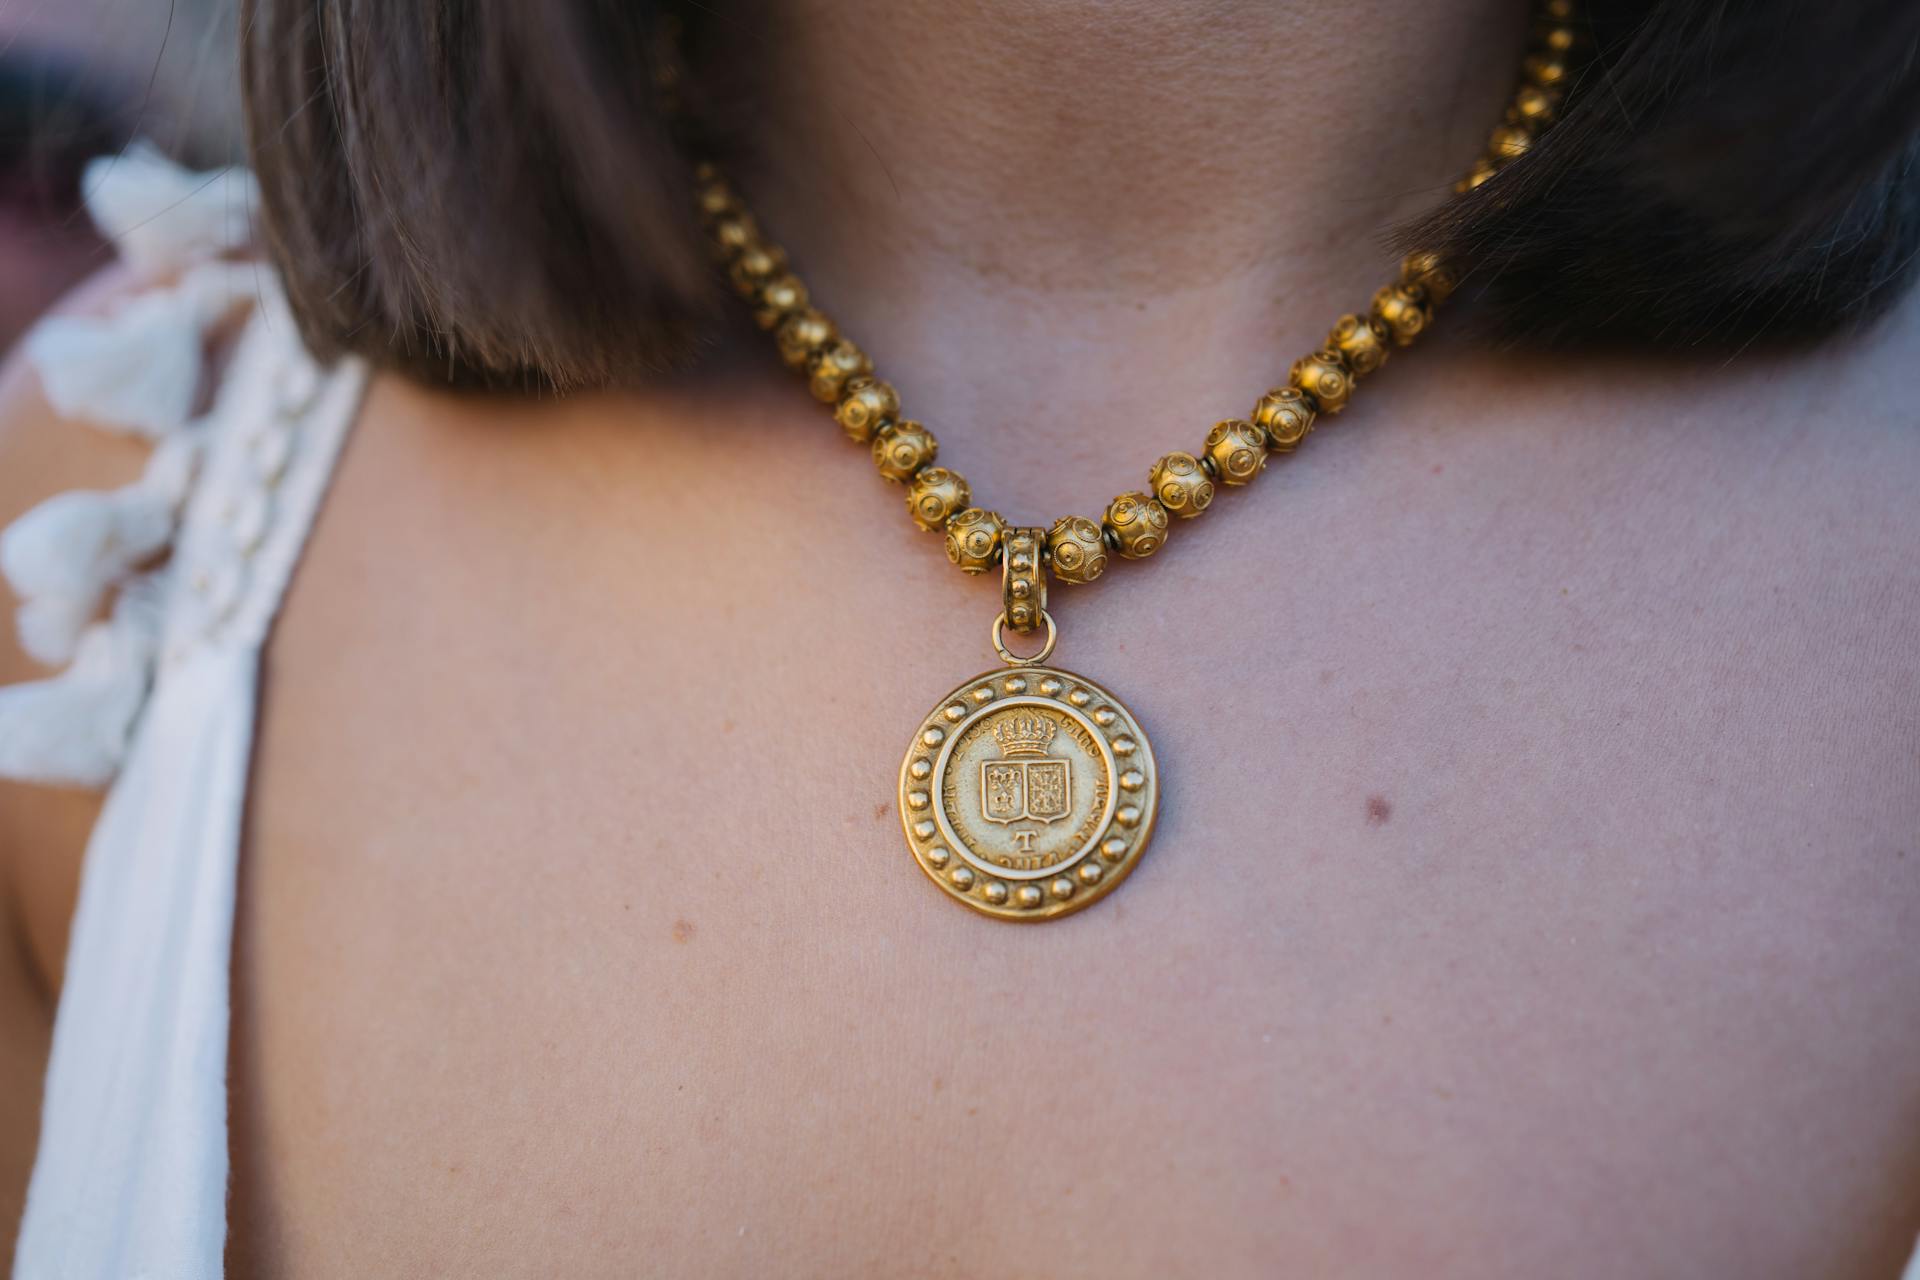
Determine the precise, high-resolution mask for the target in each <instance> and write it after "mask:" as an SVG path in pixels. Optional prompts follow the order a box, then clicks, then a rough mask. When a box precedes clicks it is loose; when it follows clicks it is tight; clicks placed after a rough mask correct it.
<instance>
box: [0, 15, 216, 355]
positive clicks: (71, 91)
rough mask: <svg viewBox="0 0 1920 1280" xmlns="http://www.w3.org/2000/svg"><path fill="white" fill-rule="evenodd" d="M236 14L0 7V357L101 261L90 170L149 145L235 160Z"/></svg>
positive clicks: (201, 163) (198, 158)
mask: <svg viewBox="0 0 1920 1280" xmlns="http://www.w3.org/2000/svg"><path fill="white" fill-rule="evenodd" d="M237 7H238V0H0V352H4V351H5V350H6V349H7V348H9V347H11V346H12V344H13V342H14V340H15V339H16V338H18V337H19V335H20V334H21V332H22V331H23V330H24V329H25V328H26V327H27V325H28V324H30V323H31V322H32V320H33V318H34V317H35V316H37V315H39V314H40V313H41V312H43V311H45V310H46V308H47V307H48V306H50V305H51V304H52V303H53V301H54V300H55V299H56V298H58V297H59V296H60V295H61V294H62V293H64V292H65V291H66V290H67V289H69V288H71V287H72V286H73V285H74V284H75V283H77V282H78V281H79V280H81V279H82V278H84V277H85V276H87V275H88V274H90V273H91V272H93V271H94V270H96V269H98V268H99V267H100V266H101V265H102V264H103V263H105V261H106V260H107V257H108V254H107V250H106V247H105V246H104V245H102V244H101V243H100V241H99V239H98V238H97V237H96V236H95V235H94V234H93V229H92V227H91V226H90V225H89V224H88V222H87V218H86V214H85V213H84V211H83V210H82V209H81V195H82V191H81V185H82V172H83V170H84V168H85V165H86V162H87V161H88V160H89V159H91V158H93V157H94V156H98V155H102V154H105V153H108V152H114V151H118V150H120V148H122V147H123V146H125V145H126V143H127V142H129V141H130V140H132V139H133V138H136V137H139V138H147V139H149V140H151V141H152V142H154V143H155V144H156V145H157V146H159V147H160V148H161V149H162V150H164V151H166V152H167V153H169V154H170V155H172V156H173V157H175V158H176V159H178V160H180V161H182V162H183V163H186V164H189V165H192V166H194V167H196V168H203V167H208V166H212V165H217V164H222V163H228V162H233V161H238V160H239V159H240V156H241V136H240V128H239V82H238V77H237V75H236V73H235V64H236V56H237V55H236V45H237V41H238V36H237V34H236V29H235V10H236V9H237Z"/></svg>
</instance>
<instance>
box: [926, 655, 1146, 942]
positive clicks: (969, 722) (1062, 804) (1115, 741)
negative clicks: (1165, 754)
mask: <svg viewBox="0 0 1920 1280" xmlns="http://www.w3.org/2000/svg"><path fill="white" fill-rule="evenodd" d="M1158 805H1159V777H1158V775H1157V773H1156V771H1155V769H1154V763H1153V748H1152V747H1150V746H1149V745H1148V744H1147V735H1146V734H1145V733H1143V732H1141V729H1140V725H1139V722H1138V721H1136V720H1135V719H1134V718H1133V715H1132V713H1131V712H1129V711H1128V710H1127V709H1126V707H1125V706H1123V705H1122V704H1121V702H1120V700H1119V699H1118V698H1115V697H1114V696H1113V695H1112V694H1110V693H1108V692H1107V691H1106V690H1105V689H1102V688H1101V687H1100V686H1099V685H1097V684H1095V683H1093V681H1091V680H1088V679H1086V678H1085V677H1083V676H1078V675H1075V674H1074V673H1073V672H1071V671H1061V670H1058V669H1056V668H1053V667H1042V666H1022V667H1013V668H1009V669H1003V670H1000V671H989V672H986V673H984V674H982V675H977V676H975V677H974V678H973V679H971V680H969V681H967V682H966V683H965V684H963V685H961V686H960V687H959V688H957V689H955V690H954V691H953V692H952V693H950V694H948V695H947V696H946V697H944V698H942V699H941V700H940V702H939V703H938V704H937V705H936V706H935V707H934V708H933V710H932V711H931V712H930V713H929V714H928V715H927V717H926V719H925V720H924V721H923V722H922V723H921V725H920V727H919V729H918V730H916V731H915V734H914V738H913V743H912V745H910V746H909V747H908V748H907V757H906V759H905V760H904V761H902V762H901V765H900V818H901V822H902V824H903V825H904V827H905V828H906V833H907V847H908V848H909V849H910V850H911V851H912V853H913V857H914V860H915V861H916V862H918V863H919V864H920V869H921V870H922V871H924V872H926V873H927V876H928V877H929V878H930V879H931V880H932V881H933V882H934V883H935V884H937V885H939V886H940V887H941V888H942V889H944V890H946V891H947V893H948V894H949V895H950V896H952V897H955V898H958V899H959V900H960V901H962V902H964V903H966V904H967V905H968V906H970V907H972V908H973V909H974V910H975V911H980V912H984V913H985V914H987V915H990V916H997V917H999V918H1000V919H1002V920H1052V919H1055V918H1057V917H1059V916H1064V915H1067V914H1069V913H1071V912H1074V911H1078V910H1079V909H1080V908H1082V907H1085V906H1090V905H1092V904H1093V903H1095V902H1097V901H1099V900H1100V899H1101V898H1103V897H1105V896H1106V895H1107V894H1108V893H1109V892H1111V891H1112V889H1113V887H1114V886H1115V885H1117V884H1119V883H1120V881H1122V880H1124V879H1126V877H1127V873H1128V872H1130V871H1132V870H1133V868H1134V864H1135V863H1137V862H1139V860H1140V854H1141V852H1142V851H1143V850H1145V848H1146V847H1147V840H1148V838H1149V837H1150V836H1151V835H1152V834H1153V820H1154V814H1155V811H1156V809H1157V808H1158Z"/></svg>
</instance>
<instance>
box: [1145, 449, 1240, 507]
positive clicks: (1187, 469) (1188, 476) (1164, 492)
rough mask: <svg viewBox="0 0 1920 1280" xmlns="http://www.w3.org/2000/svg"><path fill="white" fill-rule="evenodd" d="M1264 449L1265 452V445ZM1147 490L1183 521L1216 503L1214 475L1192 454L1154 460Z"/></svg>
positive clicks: (1176, 454) (1177, 454)
mask: <svg viewBox="0 0 1920 1280" xmlns="http://www.w3.org/2000/svg"><path fill="white" fill-rule="evenodd" d="M1207 438H1208V439H1209V440H1211V439H1212V438H1213V437H1211V436H1209V437H1207ZM1261 451H1262V452H1265V449H1264V447H1263V448H1262V450H1261ZM1147 489H1148V490H1149V491H1150V492H1151V493H1152V494H1153V496H1154V497H1156V498H1158V499H1160V505H1161V506H1163V507H1165V508H1166V509H1167V510H1169V511H1171V512H1172V513H1173V514H1174V515H1176V516H1179V517H1180V518H1181V519H1183V520H1191V519H1193V518H1194V517H1195V516H1197V515H1199V514H1200V513H1201V512H1202V511H1205V510H1206V509H1207V508H1208V507H1209V506H1210V505H1212V503H1213V477H1211V476H1209V475H1208V474H1207V472H1206V468H1204V467H1202V466H1201V465H1200V460H1199V459H1198V458H1196V457H1194V456H1193V455H1192V454H1190V453H1170V454H1168V455H1167V456H1166V457H1164V458H1162V459H1160V461H1158V462H1156V463H1154V464H1153V469H1152V470H1150V471H1148V472H1147Z"/></svg>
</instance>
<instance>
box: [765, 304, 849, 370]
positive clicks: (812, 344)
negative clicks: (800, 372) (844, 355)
mask: <svg viewBox="0 0 1920 1280" xmlns="http://www.w3.org/2000/svg"><path fill="white" fill-rule="evenodd" d="M836 336H837V335H836V332H835V330H834V327H833V321H831V320H829V319H827V317H826V316H824V315H822V314H821V313H820V312H818V311H815V310H814V309H813V308H811V307H808V308H807V309H806V310H804V311H796V312H794V313H793V314H792V315H790V316H788V317H787V318H786V319H785V320H782V321H781V322H780V328H779V330H778V331H777V332H776V333H775V334H774V341H775V342H776V343H777V344H778V345H779V347H780V359H781V360H782V361H784V362H785V363H786V366H787V368H789V369H804V368H806V367H807V366H808V365H809V364H811V363H813V358H814V356H816V355H818V354H819V352H820V348H822V347H824V346H826V345H827V344H828V343H829V342H832V341H833V340H834V338H835V337H836Z"/></svg>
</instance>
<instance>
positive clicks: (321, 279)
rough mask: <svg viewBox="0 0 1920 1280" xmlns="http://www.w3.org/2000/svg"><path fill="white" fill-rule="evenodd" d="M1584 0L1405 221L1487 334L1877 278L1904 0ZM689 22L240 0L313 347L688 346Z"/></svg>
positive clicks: (1770, 317)
mask: <svg viewBox="0 0 1920 1280" xmlns="http://www.w3.org/2000/svg"><path fill="white" fill-rule="evenodd" d="M1583 10H1584V12H1585V13H1586V15H1587V20H1588V21H1590V22H1591V24H1592V34H1593V39H1594V45H1595V48H1596V51H1597V56H1596V57H1595V58H1594V59H1593V60H1592V61H1591V62H1589V63H1588V64H1587V66H1586V69H1585V70H1584V71H1583V72H1582V74H1581V79H1580V82H1579V83H1578V84H1576V86H1575V91H1574V93H1573V94H1572V96H1571V99H1570V102H1569V105H1568V108H1567V112H1566V117H1565V119H1564V121H1563V122H1562V124H1561V125H1560V126H1559V127H1558V128H1557V129H1555V130H1554V131H1552V132H1551V133H1550V134H1548V135H1547V136H1546V137H1545V138H1544V139H1543V141H1542V142H1541V144H1540V145H1538V146H1537V147H1536V148H1535V149H1534V150H1533V151H1532V152H1530V153H1529V155H1528V157H1527V159H1526V162H1525V163H1524V164H1517V165H1514V166H1512V167H1510V168H1508V169H1506V170H1504V171H1502V172H1501V173H1500V174H1499V175H1498V176H1497V177H1495V178H1494V179H1493V180H1492V181H1490V182H1487V183H1485V184H1484V185H1482V186H1481V187H1479V188H1478V189H1476V190H1474V191H1473V192H1471V193H1469V194H1467V195H1465V196H1461V197H1458V198H1456V199H1454V200H1453V201H1451V202H1449V203H1448V204H1447V205H1446V206H1444V207H1443V208H1441V209H1440V210H1439V211H1438V212H1436V213H1435V214H1434V215H1433V216H1432V217H1430V218H1429V219H1427V220H1426V221H1425V222H1424V223H1422V224H1421V225H1420V226H1418V227H1415V228H1411V229H1409V230H1408V232H1407V239H1408V241H1409V242H1410V243H1413V242H1418V243H1420V244H1421V245H1423V246H1437V247H1439V248H1441V249H1442V250H1443V251H1445V252H1447V253H1448V254H1449V255H1450V256H1452V257H1454V258H1456V259H1457V260H1458V261H1460V262H1461V263H1463V264H1465V265H1466V267H1467V269H1468V284H1469V289H1468V292H1469V293H1470V294H1472V295H1473V296H1474V299H1475V302H1476V305H1475V306H1474V307H1473V308H1471V314H1472V315H1474V316H1475V317H1476V319H1477V321H1478V323H1479V325H1480V327H1481V330H1482V332H1484V333H1491V334H1494V335H1497V336H1500V337H1503V338H1509V339H1522V340H1527V341H1532V342H1539V343H1549V344H1566V343H1574V342H1588V343H1591V342H1596V341H1605V342H1616V343H1636V344H1648V343H1651V344H1660V345H1663V346H1670V347H1689V346H1713V347H1718V348H1725V347H1729V346H1740V345H1744V344H1748V343H1752V342H1755V341H1764V340H1782V339H1804V338H1812V337H1819V336H1823V335H1826V334H1830V333H1833V332H1835V331H1837V330H1839V329H1841V328H1843V327H1845V326H1847V325H1849V324H1853V323H1857V322H1861V321H1864V320H1866V319H1869V318H1871V317H1872V316H1874V315H1876V314H1878V313H1879V312H1880V311H1881V310H1883V309H1884V308H1885V307H1886V306H1887V305H1888V304H1889V303H1890V302H1891V301H1892V300H1893V299H1894V297H1895V296H1896V295H1897V294H1898V292H1899V291H1900V288H1901V287H1902V285H1903V284H1904V282H1905V281H1906V279H1907V277H1908V276H1909V275H1910V274H1911V272H1912V269H1913V264H1914V260H1915V257H1916V254H1920V4H1915V3H1914V2H1913V0H1828V2H1827V3H1824V4H1820V5H1807V4H1805V3H1803V2H1802V0H1750V2H1749V3H1745V4H1739V3H1733V2H1731V0H1587V2H1586V4H1585V5H1584V6H1583ZM710 21H711V19H710V18H709V17H708V15H707V11H706V10H705V9H704V8H703V7H699V6H696V5H694V4H693V3H692V2H691V0H686V3H685V4H684V5H681V4H674V3H643V2H641V0H552V2H551V3H544V4H540V5H533V4H528V3H526V2H525V0H462V2H461V3H457V4H456V3H450V2H447V0H418V2H415V3H404V4H399V3H393V2H392V0H244V4H243V24H242V25H243V31H244V32H245V37H244V43H245V47H244V87H245V93H246V106H247V116H248V127H249V140H250V150H251V153H252V160H253V164H254V167H255V169H256V170H257V172H258V174H259V176H260V181H261V185H262V192H263V196H264V215H265V216H264V222H265V227H266V234H267V238H268V243H269V248H270V251H271V252H272V253H273V255H274V256H275V258H276V259H277V260H278V262H279V265H280V267H281V269H282V271H283V273H284V275H285V278H286V282H287V288H288V291H289V293H290V295H291V297H292V300H293V303H294V306H295V309H296V311H297V312H298V314H299V315H300V317H301V322H302V324H303V325H304V326H305V328H306V333H307V337H308V339H309V340H310V341H311V342H312V343H313V345H314V346H315V347H316V349H318V350H321V351H323V352H337V351H354V352H358V353H361V354H364V355H367V356H369V357H371V358H373V359H374V360H376V361H378V362H381V363H384V364H387V365H392V366H398V367H402V368H405V369H407V370H409V371H411V372H413V373H415V374H416V375H418V376H422V377H425V378H429V379H432V380H436V381H451V382H455V383H481V384H492V385H559V386H581V385H604V384H612V383H621V382H631V381H634V380H636V379H639V378H642V377H644V376H646V375H647V374H648V373H650V372H653V371H657V370H659V369H661V368H663V367H665V366H667V365H670V364H671V363H673V362H675V361H676V360H678V359H680V358H683V357H684V356H685V355H687V354H688V352H689V351H690V350H692V349H693V347H694V346H695V344H696V343H697V341H698V338H699V335H700V334H701V332H702V331H703V330H704V329H705V328H706V327H707V326H708V325H709V324H711V323H712V322H713V317H714V315H715V313H716V306H717V303H716V289H715V283H714V280H713V278H712V273H711V271H710V269H709V267H708V265H707V261H706V258H705V255H704V253H703V251H702V250H701V249H700V247H699V244H698V242H697V239H696V236H695V228H694V225H693V221H692V218H691V216H690V214H689V213H688V212H687V210H688V203H687V198H686V197H687V193H686V190H685V187H686V182H687V165H686V161H685V159H684V157H683V156H682V154H681V151H680V143H679V141H678V140H677V139H676V137H675V135H674V131H673V130H670V129H669V128H668V126H667V124H666V122H665V121H664V119H663V118H662V116H661V113H660V112H659V110H658V108H657V105H656V102H655V95H654V92H653V88H652V83H651V79H650V76H649V75H648V74H647V68H649V67H650V66H652V65H653V60H654V59H655V57H656V56H657V55H658V53H659V48H660V45H659V41H658V38H657V37H658V35H659V33H660V31H661V30H662V24H663V23H667V22H671V23H674V24H677V25H678V26H679V27H680V28H681V29H683V30H684V32H685V35H686V37H687V38H688V40H689V41H690V42H692V43H693V44H694V45H695V46H696V47H697V44H698V42H699V40H700V38H701V34H702V30H703V25H704V24H705V23H707V22H710ZM694 105H695V110H693V111H692V112H691V113H690V115H691V116H692V118H694V119H708V120H711V119H713V118H714V113H712V112H703V111H701V110H699V109H698V108H699V105H700V104H694ZM718 140H719V141H724V137H722V138H720V139H718Z"/></svg>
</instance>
